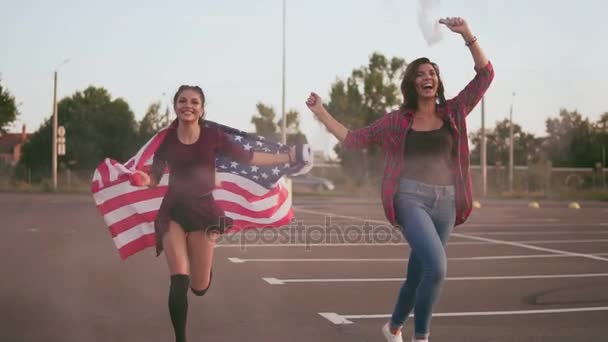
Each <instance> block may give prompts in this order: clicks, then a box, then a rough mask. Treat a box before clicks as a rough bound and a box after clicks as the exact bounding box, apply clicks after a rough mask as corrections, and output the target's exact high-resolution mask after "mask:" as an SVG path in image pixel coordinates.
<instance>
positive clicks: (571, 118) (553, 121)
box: [545, 109, 601, 167]
mask: <svg viewBox="0 0 608 342" xmlns="http://www.w3.org/2000/svg"><path fill="white" fill-rule="evenodd" d="M546 127H547V135H548V136H547V140H546V142H545V151H546V153H547V155H548V158H549V159H550V160H551V161H553V165H554V166H562V167H593V166H594V164H595V163H596V162H598V161H600V160H601V159H600V155H601V152H600V151H601V146H598V145H597V143H596V140H597V135H596V134H594V133H595V131H594V127H593V125H592V124H591V123H590V122H589V119H587V118H583V117H582V115H581V114H580V113H579V112H577V111H573V112H570V111H568V110H566V109H561V110H560V112H559V117H557V118H549V119H547V121H546Z"/></svg>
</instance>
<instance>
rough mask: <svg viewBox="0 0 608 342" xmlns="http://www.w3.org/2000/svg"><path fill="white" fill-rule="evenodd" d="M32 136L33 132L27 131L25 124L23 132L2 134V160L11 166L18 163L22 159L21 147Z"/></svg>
mask: <svg viewBox="0 0 608 342" xmlns="http://www.w3.org/2000/svg"><path fill="white" fill-rule="evenodd" d="M31 136H32V134H31V133H26V131H25V125H23V128H22V130H21V133H6V134H3V135H0V162H2V163H4V164H8V165H11V166H15V165H17V163H18V162H19V160H21V148H22V147H23V145H24V144H25V143H26V142H27V141H28V140H29V139H30V138H31Z"/></svg>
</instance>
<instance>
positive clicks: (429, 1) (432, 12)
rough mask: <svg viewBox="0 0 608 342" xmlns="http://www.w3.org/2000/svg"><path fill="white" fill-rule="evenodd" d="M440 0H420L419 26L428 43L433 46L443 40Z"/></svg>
mask: <svg viewBox="0 0 608 342" xmlns="http://www.w3.org/2000/svg"><path fill="white" fill-rule="evenodd" d="M439 18H440V16H439V0H419V1H418V26H419V27H420V31H422V36H423V37H424V40H426V43H427V44H428V45H429V46H431V45H434V44H436V43H438V42H439V41H441V39H442V38H443V37H442V34H441V25H440V24H439Z"/></svg>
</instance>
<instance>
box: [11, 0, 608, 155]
mask: <svg viewBox="0 0 608 342" xmlns="http://www.w3.org/2000/svg"><path fill="white" fill-rule="evenodd" d="M282 3H283V2H282V0H255V1H252V0H222V1H212V0H199V1H180V2H170V1H166V0H165V1H155V0H147V1H140V0H133V1H121V0H107V1H94V2H93V1H82V0H78V1H75V0H74V1H71V0H55V1H31V0H19V1H17V0H14V1H7V0H0V9H1V10H0V32H2V33H3V34H2V38H1V39H2V42H1V45H0V46H1V49H2V50H1V51H0V79H1V82H2V84H3V86H5V87H7V88H8V90H9V91H10V92H11V94H12V95H14V96H15V98H16V102H17V103H19V104H20V106H19V111H20V112H21V114H20V116H19V118H18V120H17V121H16V122H15V123H14V124H13V127H12V130H13V131H19V130H20V129H21V126H22V125H23V124H25V125H26V126H27V130H28V131H29V132H33V131H35V130H36V129H38V127H39V126H40V125H41V124H42V122H43V121H44V120H45V119H46V118H49V117H50V116H51V113H52V100H53V72H54V71H55V70H57V71H58V76H59V77H58V80H59V82H58V85H59V86H58V96H59V98H60V99H61V98H63V97H66V96H71V95H72V94H74V93H75V92H77V91H82V90H84V89H85V88H86V87H88V86H90V85H93V86H96V87H103V88H106V89H107V90H108V91H109V92H110V94H111V95H112V96H113V97H114V98H117V97H120V98H123V99H124V100H126V101H127V102H128V103H129V105H130V106H131V110H132V111H133V112H134V114H135V117H136V119H137V120H140V119H141V118H142V117H143V116H144V114H145V111H146V109H147V107H148V106H149V105H150V104H151V103H153V102H156V101H161V103H162V107H163V108H165V107H166V106H167V105H170V101H171V97H172V96H173V94H174V92H175V91H176V90H177V88H178V87H179V85H181V84H196V85H200V86H201V87H202V88H203V89H204V90H205V93H206V97H207V103H206V113H207V118H208V119H210V120H214V121H218V122H221V123H223V124H226V125H230V126H233V127H236V128H239V129H242V130H246V131H253V129H254V128H253V125H252V124H251V123H250V121H251V116H252V115H254V114H255V113H256V104H257V103H258V102H262V103H265V104H267V105H271V106H273V107H274V109H275V112H276V113H277V115H280V114H281V103H282V75H283V74H282V51H283V45H282V41H283V40H282V33H283V31H282V13H283V9H282ZM418 8H419V0H306V1H303V0H286V30H285V33H286V45H285V51H286V55H285V56H286V72H285V80H286V87H285V94H286V95H285V106H286V110H290V109H295V110H298V111H299V112H300V114H301V117H300V121H301V129H302V131H303V132H304V133H305V134H306V135H307V137H308V140H309V142H310V143H311V145H312V147H313V149H315V150H325V151H329V150H331V149H332V147H333V145H334V144H335V143H336V140H335V139H334V138H333V137H331V136H330V135H329V133H327V131H326V130H325V129H324V128H323V127H322V126H321V125H320V124H319V123H318V122H317V121H316V120H315V119H314V116H313V114H312V113H311V112H310V111H309V110H308V108H307V107H306V105H305V101H306V98H307V96H308V94H309V92H310V91H315V92H317V93H318V94H319V95H320V96H321V97H322V98H324V99H327V100H328V99H329V90H330V88H331V85H332V83H333V82H335V81H336V80H337V79H346V78H347V77H348V76H349V75H350V73H351V71H352V70H353V69H355V68H359V67H361V66H363V65H365V64H367V62H368V61H369V57H370V56H371V54H372V53H374V52H380V53H382V54H384V55H385V56H387V57H394V56H395V57H400V58H404V59H405V60H406V61H411V60H413V59H415V58H418V57H422V56H426V57H429V58H430V59H431V60H433V61H435V62H436V63H437V64H438V65H439V67H440V68H441V72H442V79H443V82H444V85H445V89H446V95H447V97H448V98H449V97H451V96H454V95H455V94H457V93H458V92H459V91H460V90H461V89H462V88H463V87H464V86H465V85H466V84H467V83H468V81H470V79H472V78H473V76H474V71H473V60H472V58H471V55H470V53H469V51H468V49H467V48H466V47H465V46H464V43H463V40H462V38H461V37H460V36H459V35H457V34H455V33H452V32H450V31H449V30H447V29H445V28H444V29H443V30H444V32H443V39H442V40H441V41H440V42H439V43H437V44H434V45H432V46H429V45H428V44H427V43H426V41H425V40H424V38H423V35H422V33H421V30H420V28H419V26H418V24H417V16H418ZM605 13H608V2H606V1H604V0H578V1H574V0H571V1H561V0H441V1H440V5H439V7H438V8H437V10H436V11H435V14H437V15H441V16H461V17H463V18H465V19H466V20H467V21H468V23H469V25H470V27H471V29H472V31H473V33H474V34H475V35H476V36H477V37H478V42H479V44H480V45H481V47H482V49H483V50H484V52H485V53H486V55H487V57H488V58H489V59H490V60H491V61H492V64H493V65H494V69H495V72H496V75H495V79H494V82H493V84H492V85H491V87H490V89H489V90H488V92H487V93H486V98H485V104H486V127H492V126H494V124H495V123H496V122H497V121H499V120H502V119H504V118H507V117H508V115H509V109H510V106H511V104H512V105H513V119H514V121H515V122H516V123H518V124H520V125H521V126H522V128H523V129H524V131H526V132H530V133H533V134H535V135H537V136H543V135H544V134H545V121H546V119H547V118H549V117H556V116H557V115H558V113H559V110H560V109H561V108H565V109H568V110H578V111H579V112H580V113H581V114H582V115H583V116H584V117H587V118H589V119H590V120H591V121H596V120H597V119H598V118H599V117H600V115H601V114H602V113H604V112H608V98H607V97H606V95H605V94H604V89H605V88H606V84H605V82H606V80H607V79H608V71H607V68H606V65H607V64H608V44H606V41H608V39H607V38H606V36H607V34H608V26H606V25H605V18H604V17H605ZM66 59H69V62H68V63H66V64H64V65H61V66H59V65H60V64H61V63H62V61H64V60H66ZM513 93H515V96H513V95H512V94H513ZM480 108H481V106H477V107H476V108H475V110H474V111H473V112H472V113H471V115H470V116H469V117H468V125H469V131H474V130H477V129H479V128H480V127H481V110H480ZM353 128H356V127H353ZM67 136H68V139H69V132H68V134H67Z"/></svg>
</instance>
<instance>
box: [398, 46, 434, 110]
mask: <svg viewBox="0 0 608 342" xmlns="http://www.w3.org/2000/svg"><path fill="white" fill-rule="evenodd" d="M423 64H430V65H431V66H432V67H433V69H435V73H436V74H437V79H438V80H439V86H438V87H437V95H436V96H437V104H439V105H444V104H445V94H444V88H443V81H441V76H440V74H439V67H438V66H437V64H435V63H433V62H431V60H430V59H428V58H426V57H421V58H418V59H416V60H414V61H413V62H411V63H410V64H408V66H407V68H406V69H405V74H404V75H403V80H402V81H401V94H403V104H402V105H401V109H404V110H405V109H409V110H416V109H418V93H417V92H416V74H417V73H418V68H419V67H420V66H421V65H423Z"/></svg>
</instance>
